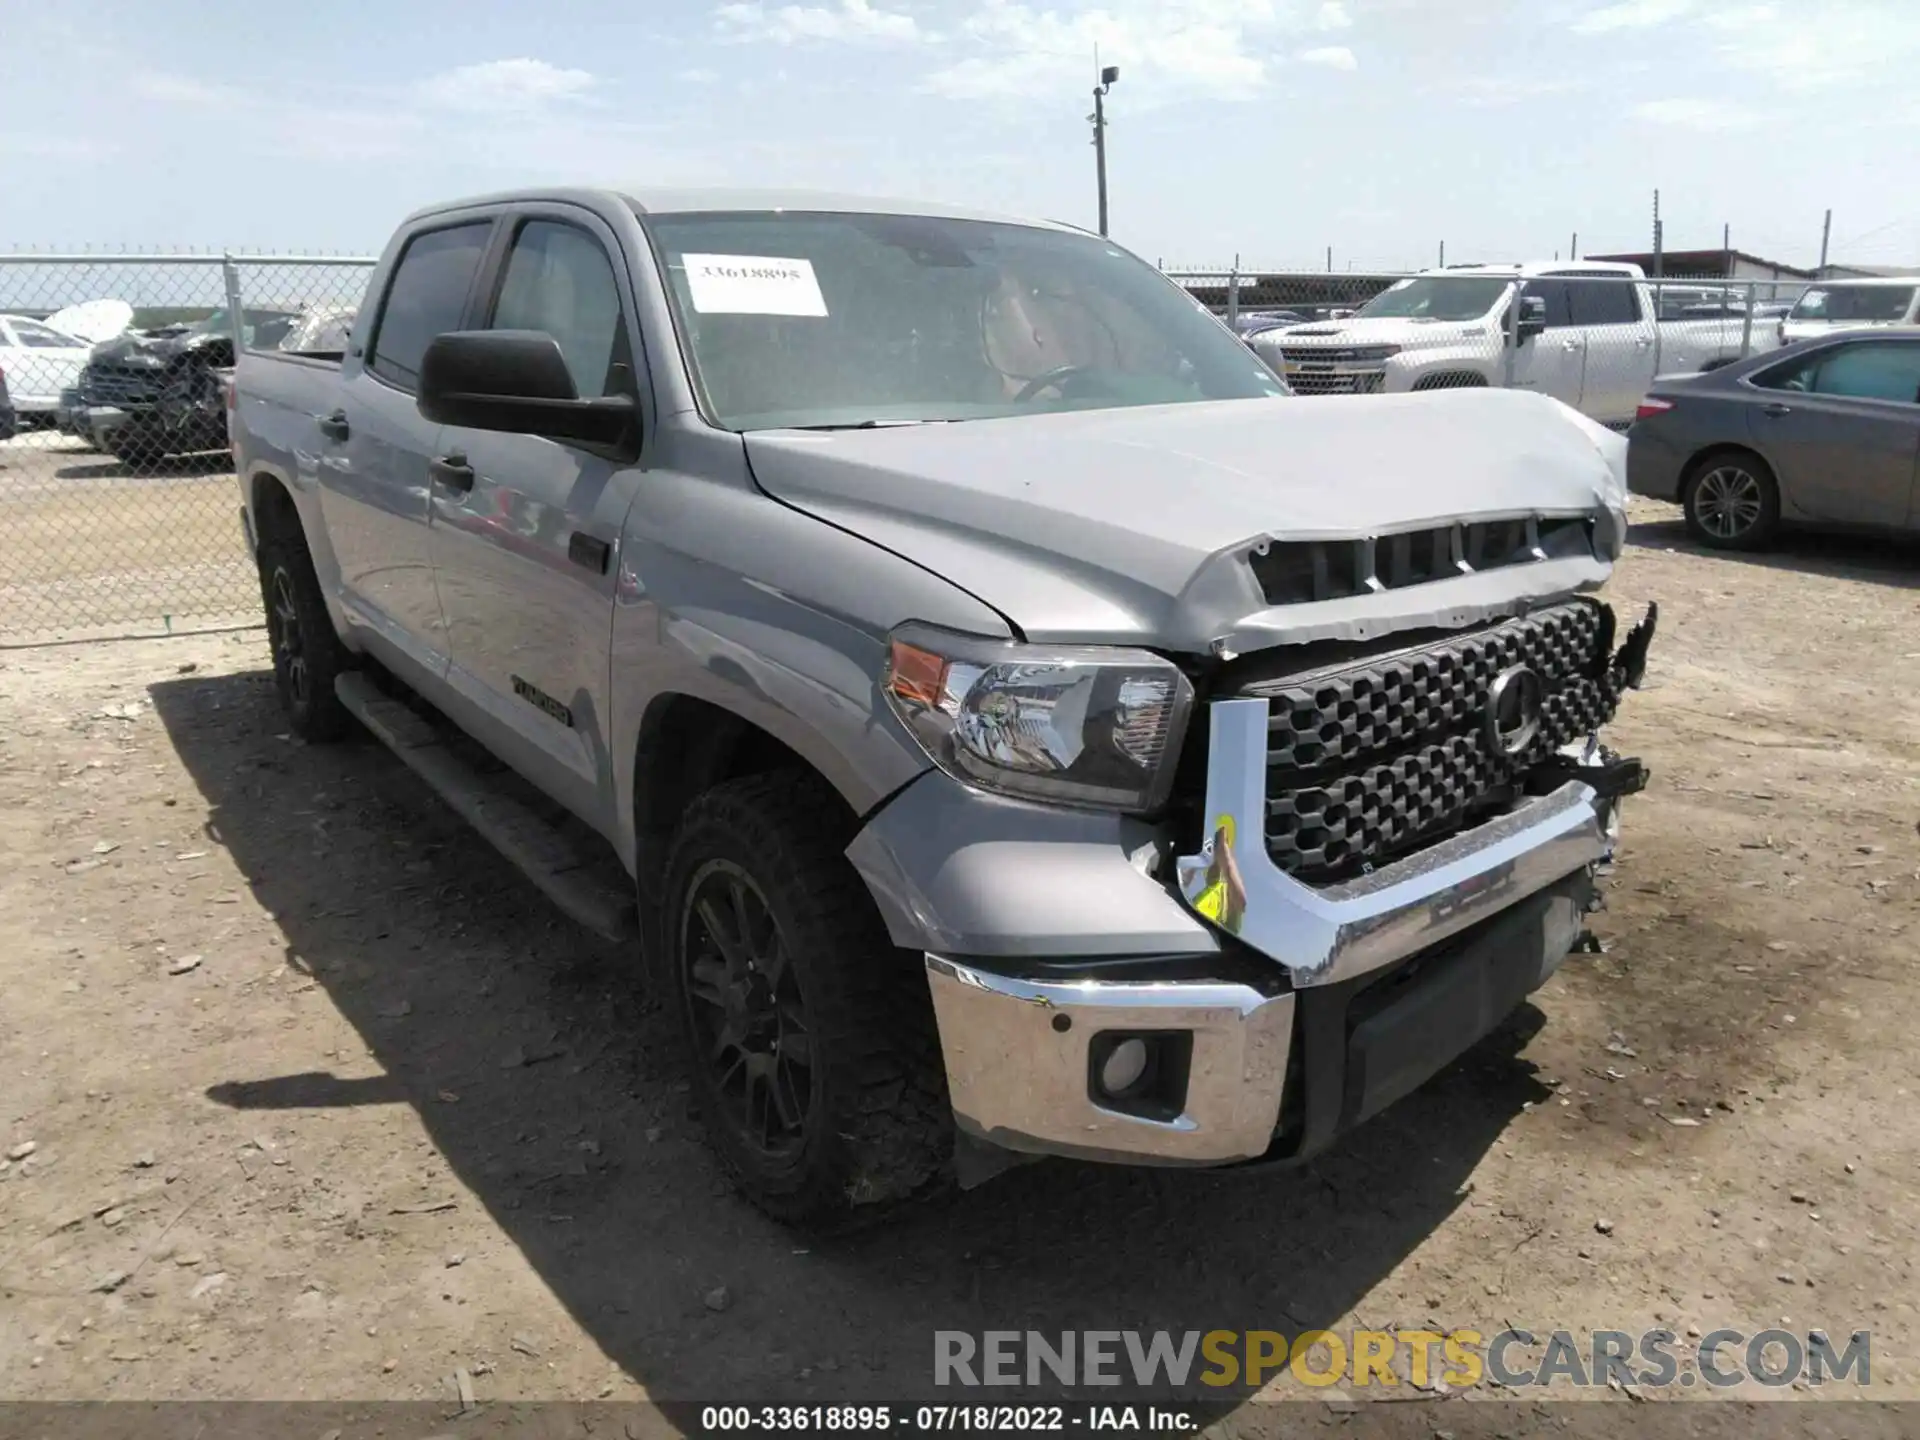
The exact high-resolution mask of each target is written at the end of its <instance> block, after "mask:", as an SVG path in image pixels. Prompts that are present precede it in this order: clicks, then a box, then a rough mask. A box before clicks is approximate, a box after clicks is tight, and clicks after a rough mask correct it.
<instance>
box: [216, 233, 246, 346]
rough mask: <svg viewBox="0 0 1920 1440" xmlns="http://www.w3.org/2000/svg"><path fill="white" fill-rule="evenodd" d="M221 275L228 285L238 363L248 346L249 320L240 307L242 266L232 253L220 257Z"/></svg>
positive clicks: (229, 319) (229, 315) (229, 317)
mask: <svg viewBox="0 0 1920 1440" xmlns="http://www.w3.org/2000/svg"><path fill="white" fill-rule="evenodd" d="M220 275H221V278H222V279H224V280H225V281H226V285H227V328H228V329H229V330H231V331H233V359H234V363H235V364H236V365H237V364H239V362H240V352H241V351H242V350H245V349H246V348H247V321H246V315H245V314H244V313H243V312H242V310H241V308H240V267H239V266H238V265H236V264H234V263H233V256H232V255H222V256H221V257H220Z"/></svg>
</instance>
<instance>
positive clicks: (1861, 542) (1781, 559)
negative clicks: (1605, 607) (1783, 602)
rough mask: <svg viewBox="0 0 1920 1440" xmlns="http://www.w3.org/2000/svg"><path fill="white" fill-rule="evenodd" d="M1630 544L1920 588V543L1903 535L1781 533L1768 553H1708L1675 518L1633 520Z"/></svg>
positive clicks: (1735, 551) (1766, 550) (1770, 567)
mask: <svg viewBox="0 0 1920 1440" xmlns="http://www.w3.org/2000/svg"><path fill="white" fill-rule="evenodd" d="M1676 513H1677V512H1676ZM1627 543H1628V544H1629V545H1633V546H1637V547H1638V548H1640V549H1642V550H1668V551H1675V552H1678V553H1680V554H1689V555H1704V556H1707V557H1709V558H1711V559H1714V560H1724V561H1727V562H1729V563H1731V564H1736V565H1759V566H1763V567H1765V568H1766V569H1769V570H1797V571H1800V572H1801V573H1803V574H1807V575H1824V576H1827V577H1829V578H1831V579H1836V580H1864V581H1866V582H1868V583H1870V584H1874V585H1890V586H1893V587H1895V588H1898V589H1906V590H1912V589H1916V588H1920V543H1916V541H1915V540H1913V539H1912V538H1905V539H1903V538H1901V537H1899V536H1892V535H1865V534H1859V533H1852V532H1836V531H1820V530H1783V531H1781V532H1780V533H1779V534H1778V535H1777V536H1776V537H1775V538H1774V540H1773V542H1772V544H1771V546H1770V547H1769V548H1768V549H1765V550H1756V551H1751V552H1742V551H1738V550H1710V549H1708V548H1707V547H1706V546H1704V545H1702V544H1700V543H1699V542H1698V541H1696V540H1695V539H1694V538H1693V537H1692V536H1690V535H1689V534H1687V526H1686V522H1685V521H1683V520H1679V519H1673V520H1653V521H1646V520H1642V521H1637V522H1635V523H1634V524H1633V525H1632V526H1630V527H1629V528H1628V531H1627Z"/></svg>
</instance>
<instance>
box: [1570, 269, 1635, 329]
mask: <svg viewBox="0 0 1920 1440" xmlns="http://www.w3.org/2000/svg"><path fill="white" fill-rule="evenodd" d="M1566 285H1567V290H1568V297H1567V299H1568V304H1569V305H1570V306H1571V308H1572V310H1573V323H1574V324H1576V325H1637V324H1639V323H1640V288H1639V286H1638V285H1635V284H1634V283H1632V282H1631V281H1626V280H1569V281H1567V282H1566Z"/></svg>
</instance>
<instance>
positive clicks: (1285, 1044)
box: [926, 700, 1618, 1165]
mask: <svg viewBox="0 0 1920 1440" xmlns="http://www.w3.org/2000/svg"><path fill="white" fill-rule="evenodd" d="M1210 709H1211V722H1210V723H1211V727H1212V731H1211V737H1210V739H1211V749H1210V752H1209V753H1210V757H1211V762H1210V773H1209V777H1208V786H1207V815H1208V817H1209V821H1210V823H1209V826H1208V832H1207V833H1208V835H1209V836H1210V837H1214V836H1220V835H1224V834H1230V835H1231V836H1232V837H1233V839H1232V842H1231V844H1232V850H1231V854H1232V858H1233V861H1234V868H1235V869H1236V870H1237V874H1238V881H1239V885H1240V887H1241V889H1242V891H1243V896H1242V898H1241V903H1239V904H1237V905H1236V906H1235V908H1234V911H1233V912H1232V915H1231V919H1230V923H1228V924H1226V925H1224V926H1223V927H1222V928H1224V929H1226V930H1227V931H1228V933H1230V934H1231V935H1233V936H1235V937H1236V938H1237V939H1239V940H1240V941H1242V942H1244V944H1245V945H1247V946H1248V947H1250V948H1251V949H1253V950H1255V951H1258V952H1260V954H1261V955H1264V956H1265V957H1266V958H1268V959H1270V960H1272V961H1273V962H1275V964H1276V966H1277V968H1278V973H1276V974H1275V976H1274V977H1273V979H1274V983H1273V984H1272V985H1270V986H1269V985H1260V986H1259V988H1255V986H1254V985H1250V984H1246V983H1240V982H1236V981H1226V980H1188V979H1171V980H1168V979H1162V980H1155V979H1147V978H1141V979H1127V978H1122V975H1123V973H1124V972H1122V971H1121V970H1120V969H1119V968H1118V967H1102V968H1103V971H1104V973H1103V977H1102V978H1098V979H1071V980H1053V979H1036V978H1018V977H1015V976H1010V975H1006V974H1002V973H997V972H996V971H994V970H988V969H985V968H982V967H981V966H980V965H979V964H978V963H977V962H971V961H966V960H961V959H956V958H950V957H945V956H939V955H932V954H929V955H928V956H927V961H926V963H927V973H928V980H929V984H930V987H931V990H932V994H933V1004H934V1010H935V1013H936V1016H937V1018H938V1021H939V1026H940V1038H941V1044H942V1048H943V1049H944V1051H945V1055H946V1069H947V1080H948V1088H949V1091H950V1094H951V1098H952V1103H953V1108H954V1113H955V1116H956V1118H957V1119H958V1121H959V1123H960V1125H961V1128H962V1129H963V1130H965V1131H966V1132H967V1133H969V1134H971V1135H973V1136H975V1137H977V1138H979V1139H982V1140H986V1141H988V1142H991V1143H993V1144H996V1145H999V1146H1002V1147H1004V1148H1006V1149H1010V1150H1019V1151H1025V1152H1029V1153H1041V1154H1060V1155H1071V1156H1078V1157H1081V1158H1085V1159H1097V1160H1124V1161H1130V1162H1133V1163H1149V1164H1173V1165H1182V1164H1187V1165H1194V1164H1198V1165H1206V1164H1223V1163H1230V1162H1233V1161H1239V1160H1250V1159H1254V1158H1257V1157H1260V1156H1263V1155H1266V1154H1267V1153H1268V1152H1269V1151H1270V1150H1271V1149H1272V1148H1273V1146H1274V1142H1275V1133H1276V1130H1277V1128H1278V1127H1279V1125H1280V1120H1281V1113H1282V1101H1283V1099H1284V1098H1286V1095H1285V1092H1286V1089H1287V1084H1288V1074H1289V1062H1290V1059H1291V1058H1292V1057H1291V1051H1292V1048H1293V1046H1294V1043H1295V1036H1296V1029H1297V1027H1296V1018H1297V1017H1298V1018H1299V1020H1300V1022H1301V1023H1300V1026H1299V1027H1298V1028H1299V1030H1300V1033H1304V1030H1305V1028H1306V1023H1307V1018H1306V1017H1307V1014H1308V1011H1309V1009H1310V1007H1315V1006H1319V1005H1320V999H1321V998H1322V997H1324V999H1325V1001H1326V1004H1325V1005H1323V1006H1320V1009H1321V1010H1322V1011H1324V1012H1325V1013H1326V1014H1327V1015H1329V1016H1331V1017H1332V1018H1331V1020H1330V1022H1329V1023H1330V1024H1331V1025H1332V1026H1333V1027H1334V1028H1336V1029H1338V1028H1339V1027H1340V1026H1342V1025H1344V1024H1345V1009H1346V1003H1347V998H1348V994H1349V992H1352V991H1354V990H1355V989H1356V988H1358V987H1363V986H1364V983H1365V982H1364V977H1365V976H1366V975H1368V974H1369V973H1370V972H1373V971H1377V970H1381V969H1383V968H1385V967H1389V966H1392V965H1395V964H1397V963H1399V962H1402V961H1406V960H1408V959H1409V958H1410V957H1414V956H1417V955H1424V954H1428V953H1430V952H1434V951H1436V950H1445V949H1447V947H1446V945H1445V942H1447V941H1448V940H1449V939H1451V938H1452V937H1454V936H1457V935H1459V934H1460V932H1462V931H1464V930H1467V929H1468V928H1470V927H1472V926H1475V925H1477V924H1480V923H1482V922H1487V921H1492V920H1493V917H1495V916H1497V915H1500V914H1501V913H1502V912H1509V913H1510V915H1511V916H1513V917H1515V918H1516V922H1518V921H1520V920H1524V924H1519V923H1516V926H1515V927H1514V928H1513V931H1512V933H1503V934H1499V935H1497V936H1496V937H1494V938H1492V939H1483V940H1480V941H1476V942H1462V943H1463V944H1467V945H1468V950H1467V951H1466V952H1463V953H1462V955H1460V956H1456V957H1454V960H1453V961H1449V962H1448V963H1450V964H1451V963H1454V961H1457V962H1458V966H1460V967H1466V966H1471V965H1479V966H1483V967H1495V966H1497V967H1499V968H1500V970H1501V978H1500V980H1499V983H1498V984H1496V985H1493V986H1492V987H1491V989H1492V990H1497V991H1498V992H1499V994H1500V995H1501V996H1502V997H1504V996H1506V995H1508V993H1509V992H1513V993H1512V1000H1511V1003H1518V999H1519V996H1520V995H1523V994H1524V993H1525V992H1526V991H1527V990H1530V989H1532V988H1534V987H1535V986H1537V985H1538V984H1540V983H1542V982H1543V981H1544V980H1545V979H1546V978H1547V977H1548V976H1550V975H1551V974H1552V973H1553V970H1554V968H1555V967H1557V966H1558V964H1559V963H1560V961H1561V959H1562V958H1564V956H1565V955H1566V954H1567V952H1568V950H1569V948H1570V947H1571V945H1572V944H1573V941H1574V940H1575V938H1576V937H1577V935H1578V932H1579V928H1580V920H1579V914H1578V912H1579V908H1580V907H1579V905H1578V904H1577V902H1576V901H1575V900H1573V899H1570V898H1568V883H1567V882H1569V879H1570V877H1572V878H1573V880H1576V881H1577V880H1579V879H1580V878H1582V876H1583V873H1584V872H1586V871H1587V870H1588V868H1589V867H1591V866H1593V865H1594V864H1595V863H1596V862H1599V861H1603V860H1606V859H1607V858H1609V857H1610V855H1611V854H1612V849H1613V843H1614V838H1615V834H1616V830H1617V824H1616V816H1617V810H1618V805H1617V802H1616V801H1613V800H1608V799H1603V798H1602V797H1601V795H1600V794H1599V793H1598V792H1597V791H1596V790H1595V789H1594V788H1593V787H1591V786H1589V785H1587V784H1585V783H1582V782H1581V781H1579V780H1572V781H1569V782H1568V783H1566V784H1564V785H1562V786H1560V787H1559V788H1558V789H1556V790H1554V791H1553V792H1552V793H1551V794H1548V795H1544V796H1541V797H1538V798H1536V799H1533V800H1531V801H1529V802H1527V803H1526V804H1525V805H1523V806H1522V807H1520V808H1519V809H1517V810H1515V811H1513V812H1511V813H1509V814H1507V815H1503V816H1501V817H1499V818H1497V819H1495V820H1492V821H1489V822H1488V823H1486V824H1484V825H1481V826H1478V827H1477V828H1475V829H1472V830H1469V831H1465V832H1463V833H1462V834H1459V835H1456V836H1454V837H1453V838H1451V839H1449V840H1446V841H1444V842H1442V843H1440V844H1438V845H1435V846H1433V847H1432V848H1431V849H1428V850H1425V851H1422V852H1420V853H1419V854H1416V855H1413V856H1410V857H1408V858H1407V859H1405V860H1402V861H1399V862H1396V863H1394V864H1391V865H1387V866H1383V867H1382V868H1381V869H1379V870H1377V871H1375V872H1373V873H1371V874H1368V875H1365V876H1363V877H1361V878H1359V879H1356V880H1353V881H1349V882H1347V883H1345V884H1341V885H1333V886H1328V887H1326V888H1323V889H1315V888H1313V887H1310V886H1307V885H1304V884H1302V883H1301V882H1299V881H1297V880H1295V879H1293V878H1292V877H1291V876H1289V875H1286V874H1285V873H1283V872H1282V871H1280V870H1279V869H1277V868H1276V867H1275V866H1274V865H1273V863H1272V862H1271V860H1270V859H1269V858H1268V856H1267V853H1266V847H1265V843H1264V834H1263V832H1264V820H1265V811H1266V789H1265V784H1266V754H1267V702H1266V701H1264V700H1229V701H1220V702H1216V703H1214V704H1213V705H1212V706H1211V707H1210ZM1226 822H1231V823H1230V824H1229V823H1226ZM1213 843H1215V842H1214V841H1213V840H1212V839H1210V840H1209V844H1208V847H1207V848H1203V850H1202V851H1201V853H1199V854H1195V855H1188V856H1182V857H1180V858H1179V859H1178V860H1177V861H1176V866H1175V874H1176V878H1177V884H1178V888H1179V891H1180V893H1181V894H1182V895H1183V896H1184V897H1185V898H1186V900H1187V903H1188V904H1189V905H1193V904H1194V903H1195V901H1196V900H1198V899H1199V897H1200V895H1201V893H1202V891H1204V890H1205V889H1206V888H1207V885H1208V883H1209V877H1210V874H1212V875H1216V876H1217V874H1218V873H1219V872H1218V869H1217V867H1216V866H1215V863H1214V862H1215V857H1214V855H1213V854H1212V850H1211V846H1212V844H1213ZM1549 890H1551V891H1552V892H1553V893H1552V894H1551V895H1545V894H1542V893H1541V892H1546V891H1549ZM1536 896H1537V897H1539V898H1538V899H1536V900H1535V901H1534V903H1533V904H1532V905H1531V906H1523V904H1522V902H1525V901H1527V900H1528V899H1529V897H1536ZM1196 908H1198V907H1196ZM1506 923H1507V922H1505V921H1502V922H1499V924H1496V925H1495V926H1493V927H1492V928H1493V929H1494V930H1496V931H1497V930H1499V929H1500V926H1501V925H1505V924H1506ZM1453 949H1454V950H1458V949H1459V947H1458V946H1455V947H1453ZM1493 952H1499V953H1497V954H1496V953H1493ZM1031 973H1032V972H1030V974H1031ZM1109 976H1110V977H1112V978H1107V977H1109ZM1515 977H1518V979H1517V980H1516V978H1515ZM1348 982H1352V983H1348ZM1456 982H1458V983H1456ZM1432 983H1433V985H1434V987H1435V988H1436V989H1440V988H1445V987H1447V986H1452V990H1451V992H1450V996H1451V998H1450V999H1449V1000H1448V1001H1447V1003H1448V1004H1449V1005H1452V1006H1453V1007H1454V1008H1453V1009H1452V1010H1451V1011H1449V1012H1447V1013H1450V1014H1451V1015H1452V1016H1453V1018H1454V1019H1455V1020H1456V1021H1460V1020H1462V1019H1463V1017H1464V1019H1465V1020H1466V1022H1467V1029H1468V1030H1471V1027H1472V1026H1473V1025H1484V1024H1487V1023H1488V1016H1487V1015H1486V1013H1484V1012H1485V1010H1486V1006H1485V1004H1484V1003H1479V1008H1478V1009H1476V1008H1475V1002H1472V1001H1468V1002H1465V1004H1464V1008H1462V1005H1461V1004H1460V1003H1456V1002H1457V1001H1458V999H1459V996H1460V995H1461V994H1463V993H1465V992H1466V991H1469V990H1471V989H1473V987H1474V985H1476V984H1478V985H1479V986H1480V989H1481V990H1482V991H1483V992H1488V993H1490V990H1489V986H1488V984H1487V983H1486V982H1484V981H1480V980H1462V979H1461V977H1460V974H1459V971H1458V970H1456V973H1455V975H1454V977H1453V979H1451V980H1449V979H1445V978H1438V979H1435V980H1434V981H1433V982H1432ZM1516 986H1517V987H1518V988H1517V990H1516V988H1515V987H1516ZM1492 1018H1493V1019H1496V1020H1497V1018H1498V1017H1497V1016H1494V1017H1492ZM1422 1023H1423V1022H1422V1021H1419V1020H1415V1021H1413V1022H1412V1023H1411V1024H1409V1025H1408V1026H1407V1028H1406V1029H1405V1030H1404V1031H1403V1032H1401V1033H1402V1034H1403V1035H1404V1036H1407V1037H1417V1036H1419V1034H1420V1031H1421V1026H1422ZM1376 1028H1377V1027H1376ZM1105 1032H1127V1033H1134V1034H1155V1033H1166V1032H1184V1033H1190V1034H1191V1036H1192V1050H1191V1058H1190V1061H1189V1066H1188V1073H1187V1083H1186V1086H1185V1090H1184V1103H1183V1105H1182V1106H1181V1109H1180V1111H1179V1113H1178V1114H1175V1115H1171V1116H1163V1117H1155V1116H1147V1115H1141V1114H1136V1113H1128V1112H1127V1111H1126V1109H1125V1108H1123V1107H1119V1106H1115V1105H1113V1104H1108V1103H1103V1102H1102V1100H1101V1099H1100V1098H1099V1094H1100V1092H1099V1090H1098V1086H1097V1085H1096V1083H1095V1077H1094V1074H1093V1070H1094V1058H1095V1057H1094V1052H1093V1049H1092V1047H1093V1045H1094V1043H1095V1041H1096V1039H1097V1038H1098V1037H1100V1036H1101V1035H1102V1034H1103V1033H1105ZM1481 1033H1484V1030H1475V1031H1472V1033H1466V1032H1465V1031H1463V1033H1461V1034H1460V1035H1459V1036H1458V1037H1457V1038H1458V1040H1459V1046H1460V1048H1464V1047H1465V1046H1466V1045H1467V1044H1470V1043H1471V1042H1472V1041H1473V1040H1475V1039H1477V1038H1478V1037H1479V1034H1481ZM1338 1043H1339V1044H1341V1045H1345V1043H1346V1039H1345V1032H1344V1031H1342V1038H1341V1039H1340V1040H1339V1042H1338ZM1421 1043H1423V1044H1425V1046H1426V1049H1427V1050H1429V1051H1431V1052H1432V1053H1433V1054H1435V1055H1444V1057H1445V1058H1450V1057H1451V1055H1452V1054H1453V1053H1457V1052H1456V1051H1453V1050H1449V1049H1447V1047H1446V1042H1445V1038H1444V1037H1443V1038H1442V1039H1441V1040H1440V1041H1439V1042H1438V1043H1437V1044H1436V1043H1435V1042H1433V1041H1432V1040H1431V1039H1429V1040H1426V1041H1423V1042H1421ZM1423 1053H1424V1052H1423ZM1307 1058H1309V1059H1312V1049H1311V1044H1310V1048H1309V1052H1308V1057H1307ZM1317 1063H1318V1062H1316V1064H1317ZM1371 1063H1373V1064H1374V1065H1376V1066H1377V1065H1378V1064H1379V1063H1380V1057H1378V1056H1377V1055H1376V1056H1374V1057H1373V1058H1372V1061H1371ZM1442 1063H1444V1058H1443V1059H1440V1060H1439V1061H1437V1062H1436V1068H1437V1065H1438V1064H1442ZM1295 1068H1296V1072H1300V1071H1301V1067H1299V1066H1296V1067H1295ZM1426 1073H1431V1072H1423V1073H1422V1074H1421V1076H1420V1077H1419V1078H1424V1075H1425V1074H1426ZM1404 1078H1405V1077H1404V1076H1403V1077H1398V1078H1397V1079H1396V1081H1395V1082H1394V1083H1396V1084H1397V1083H1399V1081H1400V1080H1403V1079H1404ZM1321 1083H1323V1084H1326V1083H1327V1082H1326V1081H1322V1082H1321ZM1348 1083H1349V1082H1348V1081H1347V1080H1346V1079H1344V1078H1343V1079H1336V1080H1334V1081H1332V1088H1334V1089H1338V1088H1339V1087H1340V1086H1341V1085H1343V1084H1348ZM1395 1093H1399V1092H1398V1091H1396V1092H1395ZM1350 1108H1351V1107H1350ZM1341 1113H1343V1114H1344V1113H1345V1112H1341ZM1367 1113H1371V1112H1370V1111H1368V1112H1367ZM1352 1118H1363V1117H1359V1116H1355V1117H1352ZM1341 1123H1342V1124H1344V1123H1348V1121H1346V1120H1343V1121H1342V1122H1341ZM1322 1128H1323V1129H1324V1127H1322ZM1321 1138H1324V1136H1323V1137H1321Z"/></svg>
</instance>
